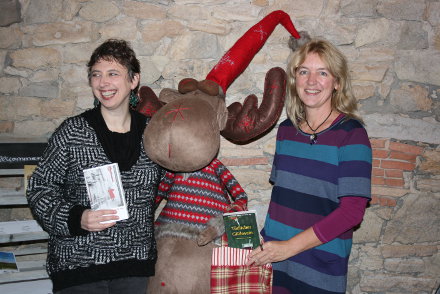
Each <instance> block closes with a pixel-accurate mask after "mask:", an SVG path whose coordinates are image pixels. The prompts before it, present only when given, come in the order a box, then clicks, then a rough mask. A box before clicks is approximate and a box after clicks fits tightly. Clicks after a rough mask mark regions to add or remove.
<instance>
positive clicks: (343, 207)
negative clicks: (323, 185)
mask: <svg viewBox="0 0 440 294" xmlns="http://www.w3.org/2000/svg"><path fill="white" fill-rule="evenodd" d="M340 199H341V201H340V203H339V207H338V208H336V209H335V210H334V211H333V212H332V213H330V214H329V215H327V216H326V217H325V218H323V219H322V220H320V221H319V222H317V223H316V224H314V225H313V231H314V232H315V234H316V236H317V237H318V239H319V240H320V241H321V242H323V243H327V242H329V241H331V240H333V239H334V238H336V237H337V236H339V235H341V234H342V233H344V232H346V231H348V230H350V229H351V228H353V227H354V226H356V225H358V224H360V222H361V221H362V218H363V217H364V213H365V208H366V206H367V202H368V200H369V199H368V198H364V197H351V196H346V197H341V198H340Z"/></svg>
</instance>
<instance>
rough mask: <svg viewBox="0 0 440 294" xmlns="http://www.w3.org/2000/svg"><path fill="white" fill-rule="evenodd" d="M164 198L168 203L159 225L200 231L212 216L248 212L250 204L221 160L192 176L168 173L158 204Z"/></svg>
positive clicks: (161, 186)
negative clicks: (170, 225)
mask: <svg viewBox="0 0 440 294" xmlns="http://www.w3.org/2000/svg"><path fill="white" fill-rule="evenodd" d="M186 176H187V177H186ZM228 192H229V195H230V197H231V198H232V201H233V204H232V205H231V200H230V198H229V196H228ZM162 199H167V203H166V205H165V206H164V208H163V209H162V211H161V213H160V215H159V217H158V218H157V220H156V225H158V226H160V225H163V224H169V223H174V224H183V225H187V226H190V227H193V228H195V229H198V230H201V229H204V228H205V227H206V222H207V221H208V220H209V219H210V218H211V217H213V216H216V215H219V214H222V213H224V212H226V211H229V210H236V211H239V210H245V209H246V205H247V195H246V193H245V192H244V190H243V188H242V187H241V186H240V184H239V183H238V182H237V180H236V179H235V178H234V176H233V175H232V174H231V172H230V171H229V170H228V169H227V168H226V167H225V166H224V165H223V164H222V163H221V162H220V160H218V159H214V160H213V161H212V162H211V163H210V164H209V165H208V166H206V167H205V168H203V169H201V170H199V171H196V172H193V173H190V174H189V176H188V174H179V173H178V174H173V173H170V172H168V173H167V174H166V176H165V179H164V180H163V181H162V183H161V184H160V185H159V191H158V195H157V197H156V205H158V204H159V203H160V202H161V201H162Z"/></svg>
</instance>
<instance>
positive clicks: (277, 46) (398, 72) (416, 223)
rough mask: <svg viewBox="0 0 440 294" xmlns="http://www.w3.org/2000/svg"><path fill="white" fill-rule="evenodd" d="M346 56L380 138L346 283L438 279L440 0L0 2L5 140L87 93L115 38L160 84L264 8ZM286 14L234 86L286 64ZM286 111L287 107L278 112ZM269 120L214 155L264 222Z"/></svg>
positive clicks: (197, 74) (378, 289)
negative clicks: (99, 51)
mask: <svg viewBox="0 0 440 294" xmlns="http://www.w3.org/2000/svg"><path fill="white" fill-rule="evenodd" d="M276 9H282V10H284V11H286V12H287V13H288V14H289V15H290V16H291V17H292V19H293V22H294V23H295V25H296V27H297V28H298V29H299V30H307V31H308V32H309V33H310V34H311V35H312V36H321V37H325V38H327V39H329V40H330V41H332V42H333V43H335V44H336V45H338V46H339V48H341V50H343V52H344V53H345V54H346V55H347V57H348V59H349V61H350V67H351V72H352V77H353V84H354V89H355V93H356V96H357V98H358V100H359V104H360V105H361V107H360V112H361V115H362V116H363V118H364V120H365V122H366V125H367V130H368V133H369V135H370V137H371V142H372V145H373V148H374V153H373V154H374V161H373V165H374V169H373V190H372V191H373V200H372V202H371V203H370V207H369V208H368V209H367V213H366V215H365V218H364V222H363V223H362V225H361V226H360V228H359V229H358V230H357V231H356V233H355V244H354V246H353V254H352V256H351V261H350V277H349V288H350V291H349V293H390V294H391V293H393V294H394V293H395V294H397V293H408V294H409V293H411V294H412V293H433V291H434V290H435V289H436V288H437V287H438V285H439V283H440V255H439V246H440V231H439V228H440V221H439V220H440V218H439V212H438V210H439V208H440V205H439V204H440V148H439V143H440V107H439V104H440V99H439V95H440V2H439V1H438V0H363V1H356V0H253V1H251V0H249V1H240V0H236V1H224V0H205V1H196V0H175V1H171V0H158V1H148V0H144V1H141V0H139V1H123V0H113V1H111V0H105V1H104V0H90V1H88V0H58V1H52V0H3V1H1V3H0V139H1V140H6V139H7V138H10V137H40V138H47V137H48V136H49V135H50V134H51V133H52V132H53V130H54V129H55V128H56V126H58V125H59V124H60V122H61V121H62V120H63V119H64V118H66V117H68V116H71V115H74V114H77V113H80V112H82V111H83V110H85V109H87V108H89V107H91V106H92V104H93V99H92V97H91V92H90V89H89V87H88V85H87V77H86V66H85V64H86V62H87V60H88V58H89V56H90V54H91V52H92V50H93V49H94V48H95V47H96V46H97V45H99V44H100V43H101V42H102V41H104V40H105V39H107V38H110V37H115V38H124V39H126V40H128V41H130V42H131V43H132V45H133V46H134V48H135V51H136V52H137V54H138V57H139V59H140V61H141V65H142V79H141V83H142V84H144V85H148V86H150V87H152V88H153V89H154V90H155V91H156V93H157V94H158V93H159V91H160V89H162V88H164V87H171V88H176V85H177V83H178V82H179V81H180V79H181V78H184V77H194V78H196V79H199V80H201V79H203V78H204V77H205V76H206V74H207V73H208V72H209V70H210V69H211V68H212V67H213V65H215V64H216V63H217V61H218V60H219V59H220V57H221V56H222V55H223V53H224V52H225V51H226V50H227V49H229V48H230V47H231V46H232V44H233V43H234V42H235V41H236V40H238V38H240V37H241V36H242V34H243V33H244V32H245V31H246V30H247V29H248V28H249V27H251V26H252V25H253V24H255V23H256V22H257V21H258V20H260V19H261V18H262V17H263V16H265V15H266V14H267V13H269V12H270V11H273V10H276ZM287 41H288V33H287V32H286V30H285V29H284V28H283V27H282V26H279V27H277V29H276V30H275V31H274V33H273V34H272V35H271V36H270V37H269V39H268V42H267V43H266V44H265V46H264V47H263V48H262V49H261V51H260V52H259V53H258V54H257V55H256V56H255V58H254V59H253V61H252V63H251V64H250V66H249V67H248V68H247V69H246V71H245V72H244V73H243V74H242V75H241V76H240V77H239V78H237V80H236V81H235V82H234V83H233V84H232V85H231V87H230V88H229V89H228V93H227V94H228V95H227V103H228V104H230V103H232V102H233V101H237V100H238V101H242V100H243V99H244V98H245V97H246V96H247V95H249V94H251V93H255V94H256V95H257V96H258V97H261V96H262V90H263V82H264V75H265V73H266V71H267V70H268V69H269V68H271V67H274V66H280V67H283V68H285V66H286V60H287V59H288V57H289V54H290V52H289V49H288V47H287ZM283 117H285V115H284V114H283ZM275 131H276V128H275V129H273V130H272V131H271V132H270V133H268V134H267V135H266V136H264V137H263V138H261V139H259V140H257V141H255V142H253V143H250V144H247V145H240V146H237V145H234V144H231V143H230V142H228V141H226V140H222V147H221V151H220V156H219V157H220V159H221V160H222V161H223V162H224V163H225V164H226V165H227V166H228V167H229V168H230V169H231V171H232V172H233V173H234V175H235V176H236V177H237V178H238V179H239V181H240V182H241V184H242V185H243V186H244V188H245V189H246V191H247V192H248V194H249V196H250V208H252V209H256V210H257V211H258V213H259V223H260V224H262V223H263V221H264V220H263V219H264V215H265V213H266V210H267V204H268V201H269V197H270V191H271V186H270V184H269V183H268V177H269V172H270V168H271V162H272V156H273V152H274V143H275V139H274V136H275Z"/></svg>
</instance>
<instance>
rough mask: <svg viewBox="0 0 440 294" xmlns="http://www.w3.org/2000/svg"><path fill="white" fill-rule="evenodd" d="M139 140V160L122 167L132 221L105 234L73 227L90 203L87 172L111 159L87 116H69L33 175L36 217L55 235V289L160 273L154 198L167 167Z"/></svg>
mask: <svg viewBox="0 0 440 294" xmlns="http://www.w3.org/2000/svg"><path fill="white" fill-rule="evenodd" d="M144 127H145V125H144V126H142V130H141V131H143V129H144ZM138 144H141V152H140V156H139V158H138V159H137V161H136V162H135V164H134V165H133V166H131V168H130V169H129V170H127V171H123V170H121V179H122V183H123V188H124V192H125V197H126V202H127V206H128V211H129V215H130V217H129V219H127V220H122V221H118V222H117V223H116V225H114V226H112V227H110V228H108V229H105V230H103V231H100V232H88V231H85V230H82V229H81V228H75V226H72V222H75V220H76V221H77V222H78V221H79V219H80V217H81V214H82V212H83V211H84V209H85V208H87V207H90V202H89V199H88V196H87V190H86V185H85V182H84V175H83V170H84V169H86V168H91V167H97V166H101V165H105V164H109V163H111V161H110V160H109V159H108V157H107V156H106V153H105V151H104V149H103V147H102V145H101V143H100V141H99V140H98V137H97V134H96V132H95V130H94V129H93V128H92V127H91V126H90V125H89V124H88V122H87V121H86V119H85V118H84V117H83V116H81V115H78V116H75V117H72V118H68V119H67V120H65V121H64V122H63V123H62V124H61V125H60V127H58V129H57V130H56V131H55V132H54V134H53V135H52V137H51V138H50V140H49V144H48V148H47V150H46V151H45V153H44V155H43V157H42V159H41V161H40V163H39V166H38V167H37V169H36V170H35V172H34V174H33V176H32V178H31V179H30V182H29V187H28V191H27V197H28V202H29V204H30V207H31V209H32V212H33V214H34V216H35V218H36V220H37V221H38V222H39V224H40V225H41V226H42V227H43V229H44V230H45V231H46V232H48V233H49V248H48V256H47V265H46V267H47V271H48V274H49V276H50V277H51V279H52V282H53V288H54V289H53V290H54V291H58V290H60V289H63V288H67V287H70V286H74V285H79V284H84V283H89V282H95V281H98V280H108V279H114V278H119V277H128V276H151V275H153V274H154V265H155V262H156V256H157V255H156V243H155V241H154V235H153V234H154V233H153V222H154V212H153V210H154V196H155V195H156V192H157V183H159V181H160V177H161V174H162V170H161V168H160V167H158V166H157V165H156V164H155V163H153V162H152V161H151V160H150V159H149V158H148V157H147V155H146V154H145V151H144V147H143V144H142V140H140V142H139V143H138ZM78 226H79V223H78Z"/></svg>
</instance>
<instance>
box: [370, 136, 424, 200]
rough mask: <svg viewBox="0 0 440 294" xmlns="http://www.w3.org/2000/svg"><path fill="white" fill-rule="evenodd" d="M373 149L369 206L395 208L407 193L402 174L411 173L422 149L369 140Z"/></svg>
mask: <svg viewBox="0 0 440 294" xmlns="http://www.w3.org/2000/svg"><path fill="white" fill-rule="evenodd" d="M370 141H371V146H372V148H373V171H372V177H371V179H372V201H371V205H381V206H396V204H397V200H398V198H399V197H401V196H403V195H405V194H406V193H408V192H409V183H406V182H405V178H404V174H405V173H410V172H413V171H414V170H415V168H416V165H417V156H420V155H421V154H422V153H423V150H424V148H422V147H419V146H414V145H409V144H405V143H400V142H394V141H390V140H388V139H370Z"/></svg>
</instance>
